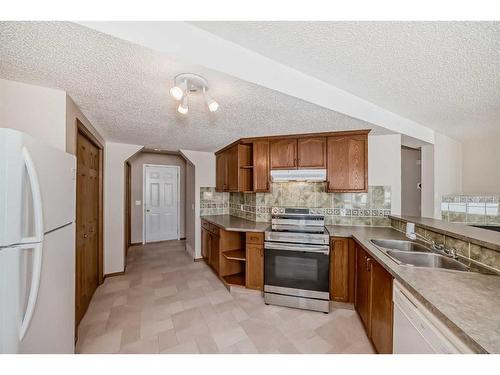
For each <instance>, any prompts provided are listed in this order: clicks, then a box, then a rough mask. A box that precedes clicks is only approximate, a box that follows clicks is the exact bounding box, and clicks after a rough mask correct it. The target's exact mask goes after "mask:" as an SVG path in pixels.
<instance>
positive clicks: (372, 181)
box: [368, 134, 401, 215]
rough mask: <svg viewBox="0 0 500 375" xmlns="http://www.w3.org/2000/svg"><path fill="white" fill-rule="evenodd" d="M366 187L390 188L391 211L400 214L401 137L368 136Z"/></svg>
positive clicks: (392, 135) (396, 135)
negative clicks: (382, 186) (380, 186)
mask: <svg viewBox="0 0 500 375" xmlns="http://www.w3.org/2000/svg"><path fill="white" fill-rule="evenodd" d="M368 185H384V186H391V211H392V213H393V214H394V215H399V214H401V135H400V134H389V135H375V136H368Z"/></svg>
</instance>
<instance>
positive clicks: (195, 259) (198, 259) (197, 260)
mask: <svg viewBox="0 0 500 375" xmlns="http://www.w3.org/2000/svg"><path fill="white" fill-rule="evenodd" d="M202 260H203V258H194V261H195V262H201V261H202Z"/></svg>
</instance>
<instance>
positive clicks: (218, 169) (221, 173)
mask: <svg viewBox="0 0 500 375" xmlns="http://www.w3.org/2000/svg"><path fill="white" fill-rule="evenodd" d="M226 186H227V166H226V153H225V152H222V153H220V154H217V155H216V156H215V190H216V191H225V190H226Z"/></svg>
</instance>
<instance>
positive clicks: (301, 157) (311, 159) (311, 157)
mask: <svg viewBox="0 0 500 375" xmlns="http://www.w3.org/2000/svg"><path fill="white" fill-rule="evenodd" d="M297 159H298V160H297V162H298V167H299V168H308V169H309V168H326V138H325V137H314V138H312V137H311V138H299V139H298V140H297Z"/></svg>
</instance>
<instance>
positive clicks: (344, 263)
mask: <svg viewBox="0 0 500 375" xmlns="http://www.w3.org/2000/svg"><path fill="white" fill-rule="evenodd" d="M330 248H331V249H332V252H331V254H330V299H332V300H334V301H339V302H349V297H350V296H349V279H350V272H349V271H350V267H349V266H350V265H349V239H348V238H333V239H332V240H331V247H330Z"/></svg>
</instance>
